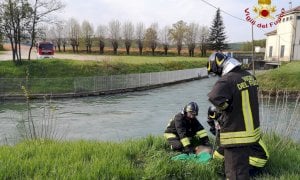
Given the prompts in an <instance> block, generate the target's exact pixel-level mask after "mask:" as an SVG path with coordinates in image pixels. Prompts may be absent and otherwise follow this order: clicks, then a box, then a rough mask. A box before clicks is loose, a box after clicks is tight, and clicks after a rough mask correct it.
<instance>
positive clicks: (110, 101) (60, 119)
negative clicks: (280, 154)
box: [0, 77, 300, 144]
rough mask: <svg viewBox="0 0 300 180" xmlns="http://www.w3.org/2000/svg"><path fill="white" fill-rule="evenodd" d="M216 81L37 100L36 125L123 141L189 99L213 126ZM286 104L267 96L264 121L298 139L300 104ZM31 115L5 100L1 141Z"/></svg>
mask: <svg viewBox="0 0 300 180" xmlns="http://www.w3.org/2000/svg"><path fill="white" fill-rule="evenodd" d="M216 80H217V77H211V78H205V79H201V80H197V81H192V82H187V83H181V84H177V85H172V86H167V87H162V88H157V89H152V90H146V91H139V92H130V93H124V94H118V95H111V96H97V97H85V98H75V99H55V100H51V101H40V100H39V101H33V102H31V104H30V106H31V109H32V110H31V113H32V118H33V121H34V122H35V126H36V127H37V129H43V130H42V131H43V132H46V130H45V127H47V128H46V129H47V133H46V134H51V136H53V137H55V138H56V139H63V140H78V139H84V140H101V141H122V140H127V139H136V138H141V137H145V136H148V135H162V134H163V131H164V129H165V127H166V125H167V124H168V122H169V120H170V119H171V118H172V117H173V116H174V115H175V114H176V113H178V112H180V111H181V110H182V108H183V106H184V105H185V104H187V103H189V102H191V101H195V102H197V103H198V105H199V107H200V110H199V115H198V119H199V121H200V122H201V123H202V124H203V126H205V128H206V129H207V130H208V129H209V128H208V125H207V123H206V117H207V109H208V106H209V105H210V103H209V102H208V100H207V93H208V92H209V91H210V89H211V88H212V86H213V84H214V83H215V82H216ZM276 104H277V105H276ZM282 104H283V103H282ZM282 104H281V103H280V102H278V101H277V102H276V101H274V100H268V99H266V100H264V101H262V105H261V116H263V117H261V121H262V126H263V128H264V129H268V130H270V128H271V129H275V130H276V131H279V132H283V131H284V132H285V131H286V130H287V129H289V131H288V132H289V133H288V134H286V135H288V136H291V137H292V138H293V139H295V140H299V137H300V135H299V133H298V131H297V128H296V127H298V128H299V127H300V124H299V122H298V119H299V114H300V111H299V107H298V106H297V103H296V102H295V101H289V102H287V103H286V106H287V108H284V107H283V105H282ZM282 107H283V108H282ZM295 107H296V108H295ZM281 111H284V112H281ZM274 112H276V113H274ZM27 117H28V114H27V108H26V103H25V102H13V101H11V102H2V103H0V129H1V130H0V138H1V143H2V144H3V143H10V142H12V141H14V140H16V139H18V137H19V134H20V133H19V132H20V127H22V123H21V122H22V121H23V120H26V119H28V118H27ZM295 119H296V120H295ZM17 127H18V128H17Z"/></svg>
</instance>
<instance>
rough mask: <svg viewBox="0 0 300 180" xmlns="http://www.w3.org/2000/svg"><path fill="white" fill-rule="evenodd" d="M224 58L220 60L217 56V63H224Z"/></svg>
mask: <svg viewBox="0 0 300 180" xmlns="http://www.w3.org/2000/svg"><path fill="white" fill-rule="evenodd" d="M223 61H224V59H222V60H219V58H217V57H216V63H217V65H218V66H220V65H221V64H222V63H223Z"/></svg>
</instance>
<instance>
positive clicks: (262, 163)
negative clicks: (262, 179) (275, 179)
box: [249, 156, 267, 167]
mask: <svg viewBox="0 0 300 180" xmlns="http://www.w3.org/2000/svg"><path fill="white" fill-rule="evenodd" d="M266 163H267V160H266V159H261V158H255V157H251V156H250V157H249V164H250V165H252V166H255V167H264V166H265V165H266Z"/></svg>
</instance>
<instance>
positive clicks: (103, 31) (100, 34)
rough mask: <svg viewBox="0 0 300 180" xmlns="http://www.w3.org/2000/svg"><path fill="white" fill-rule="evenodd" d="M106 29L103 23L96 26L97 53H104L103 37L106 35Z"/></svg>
mask: <svg viewBox="0 0 300 180" xmlns="http://www.w3.org/2000/svg"><path fill="white" fill-rule="evenodd" d="M106 31H107V28H106V26H104V25H99V26H98V27H97V31H96V37H97V39H98V42H99V53H100V54H103V53H104V47H105V41H104V40H105V37H106Z"/></svg>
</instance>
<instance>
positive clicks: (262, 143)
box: [258, 139, 270, 159]
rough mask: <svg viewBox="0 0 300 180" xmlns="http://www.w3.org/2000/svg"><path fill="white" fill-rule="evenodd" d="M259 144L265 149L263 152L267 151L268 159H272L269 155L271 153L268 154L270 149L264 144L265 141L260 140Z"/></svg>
mask: <svg viewBox="0 0 300 180" xmlns="http://www.w3.org/2000/svg"><path fill="white" fill-rule="evenodd" d="M258 144H259V145H260V146H261V147H262V148H263V150H264V151H265V153H266V156H267V157H268V159H269V157H270V155H269V152H268V149H267V146H266V145H265V143H264V142H263V140H262V139H260V140H259V141H258Z"/></svg>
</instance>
